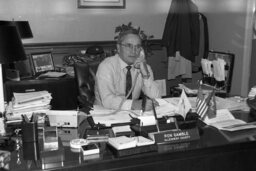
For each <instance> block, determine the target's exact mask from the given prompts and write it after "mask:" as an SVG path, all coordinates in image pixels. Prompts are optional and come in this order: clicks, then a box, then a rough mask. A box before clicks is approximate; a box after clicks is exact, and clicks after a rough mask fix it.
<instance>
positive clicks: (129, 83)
mask: <svg viewBox="0 0 256 171" xmlns="http://www.w3.org/2000/svg"><path fill="white" fill-rule="evenodd" d="M126 68H127V73H126V90H125V95H126V96H127V94H128V93H129V91H130V89H131V88H132V75H131V68H132V67H131V66H130V65H128V66H127V67H126ZM127 99H132V93H131V94H130V95H129V96H128V97H127Z"/></svg>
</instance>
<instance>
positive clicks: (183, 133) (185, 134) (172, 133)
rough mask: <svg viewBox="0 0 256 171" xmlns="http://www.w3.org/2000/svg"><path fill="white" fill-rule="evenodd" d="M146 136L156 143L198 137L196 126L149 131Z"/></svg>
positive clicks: (175, 141)
mask: <svg viewBox="0 0 256 171" xmlns="http://www.w3.org/2000/svg"><path fill="white" fill-rule="evenodd" d="M148 136H149V137H150V138H151V139H152V140H154V141H155V142H156V143H157V144H163V143H180V142H187V141H193V140H198V139H200V136H199V132H198V129H197V128H192V129H184V130H179V129H178V130H177V129H176V130H167V131H160V132H151V133H149V134H148Z"/></svg>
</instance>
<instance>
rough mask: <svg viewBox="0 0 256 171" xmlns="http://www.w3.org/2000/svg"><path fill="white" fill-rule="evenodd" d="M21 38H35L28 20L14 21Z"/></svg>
mask: <svg viewBox="0 0 256 171" xmlns="http://www.w3.org/2000/svg"><path fill="white" fill-rule="evenodd" d="M14 23H15V25H16V27H17V29H18V32H19V34H20V37H21V39H28V38H33V34H32V31H31V28H30V26H29V22H28V21H14Z"/></svg>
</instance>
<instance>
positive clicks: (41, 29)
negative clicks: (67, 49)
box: [0, 0, 171, 43]
mask: <svg viewBox="0 0 256 171" xmlns="http://www.w3.org/2000/svg"><path fill="white" fill-rule="evenodd" d="M170 3H171V0H157V1H156V0H126V8H125V9H78V8H77V0H8V1H4V0H1V1H0V19H1V20H12V19H14V20H28V21H29V22H30V25H31V28H32V31H33V34H34V38H33V39H28V40H25V41H24V43H40V42H69V41H71V42H72V41H73V42H76V41H104V40H113V39H114V36H115V35H114V30H115V27H116V26H118V25H121V24H127V23H128V22H129V21H132V23H133V25H137V26H141V28H142V29H143V30H144V31H145V32H146V33H148V34H150V35H154V36H155V38H156V39H159V38H161V36H162V32H163V28H164V24H165V19H166V14H167V12H168V10H169V7H170Z"/></svg>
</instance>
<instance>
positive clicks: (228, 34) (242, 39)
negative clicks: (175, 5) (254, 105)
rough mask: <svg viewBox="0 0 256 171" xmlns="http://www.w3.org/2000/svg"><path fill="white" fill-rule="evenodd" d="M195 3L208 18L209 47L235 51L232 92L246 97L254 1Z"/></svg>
mask: <svg viewBox="0 0 256 171" xmlns="http://www.w3.org/2000/svg"><path fill="white" fill-rule="evenodd" d="M253 1H254V0H253ZM196 2H198V6H199V8H200V11H201V12H202V13H204V14H205V15H206V17H207V20H208V28H209V43H210V44H209V47H210V49H211V50H216V51H224V52H231V53H234V54H235V65H234V71H233V80H232V88H231V94H233V95H243V96H247V93H248V77H249V71H248V68H249V63H250V62H249V61H250V57H249V56H250V54H249V53H250V46H251V44H250V43H248V41H247V39H246V37H247V36H248V34H250V28H249V27H250V26H248V23H247V22H248V21H247V18H248V17H250V13H251V12H252V10H253V8H254V7H253V6H250V4H251V3H252V1H251V0H225V1H223V0H204V1H199V0H197V1H196ZM248 13H249V14H248ZM249 36H250V35H249ZM248 58H249V59H248Z"/></svg>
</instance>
